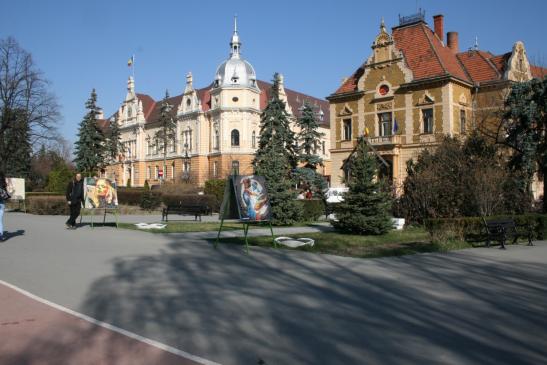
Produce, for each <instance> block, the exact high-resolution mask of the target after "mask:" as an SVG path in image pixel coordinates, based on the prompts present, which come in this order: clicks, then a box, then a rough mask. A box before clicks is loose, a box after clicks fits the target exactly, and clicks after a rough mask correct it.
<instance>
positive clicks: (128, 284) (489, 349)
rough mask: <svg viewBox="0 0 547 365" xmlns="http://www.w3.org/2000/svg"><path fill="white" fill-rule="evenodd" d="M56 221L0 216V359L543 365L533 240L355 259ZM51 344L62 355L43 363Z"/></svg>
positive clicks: (545, 301)
mask: <svg viewBox="0 0 547 365" xmlns="http://www.w3.org/2000/svg"><path fill="white" fill-rule="evenodd" d="M65 219H66V217H56V216H33V215H24V214H20V213H8V214H6V216H5V227H6V229H7V230H8V231H11V232H12V233H14V234H12V235H11V237H10V238H9V239H8V240H7V241H6V242H3V243H0V280H2V281H3V282H5V283H6V284H8V285H9V286H6V285H4V284H0V303H1V305H0V322H1V325H0V338H2V339H5V338H7V337H6V336H13V335H14V334H15V335H16V334H21V333H23V334H24V336H25V341H24V342H14V340H12V341H11V342H3V341H0V363H1V364H7V363H10V364H16V363H18V361H19V363H21V364H35V363H36V364H37V363H56V364H63V363H66V364H69V363H75V361H76V362H77V363H79V364H85V361H84V360H83V359H86V358H87V357H86V356H85V354H86V353H89V352H90V349H97V350H96V351H102V352H101V353H100V354H98V355H97V356H98V357H99V358H100V359H103V360H101V361H107V362H108V361H109V360H108V359H110V360H111V363H124V362H123V361H121V360H120V359H122V357H121V356H122V355H121V354H124V353H134V354H142V356H138V357H137V358H138V359H139V360H138V361H137V360H135V358H133V360H131V361H130V360H127V363H171V362H170V361H175V362H176V359H173V356H175V355H176V356H179V357H180V362H179V363H181V364H185V363H188V364H191V363H194V361H195V363H220V364H227V365H240V364H258V363H259V362H260V360H263V361H264V363H265V364H268V365H274V364H275V365H278V364H328V365H333V364H334V365H335V364H344V365H346V364H481V365H488V364H496V365H499V364H511V365H514V364H545V363H547V346H545V344H546V343H547V309H546V305H547V242H537V243H536V245H535V246H534V247H527V246H524V245H519V246H508V249H507V250H505V251H503V250H499V249H497V248H491V249H486V248H480V249H471V250H463V251H459V252H451V253H448V254H420V255H413V256H405V257H399V258H382V259H366V260H362V259H353V258H345V257H337V256H331V255H319V254H309V253H304V252H297V251H288V250H274V249H268V248H257V247H252V248H251V255H245V254H244V253H243V252H242V248H241V247H240V246H234V245H227V244H223V245H222V244H221V245H220V248H219V249H218V250H215V249H214V248H213V247H212V245H211V242H210V241H207V240H205V238H207V237H209V236H210V235H211V233H198V234H196V233H193V234H171V235H167V234H166V235H162V234H149V233H145V232H138V231H132V230H122V229H119V230H116V229H115V228H113V227H96V228H94V229H91V228H90V227H88V226H85V227H82V228H80V229H78V230H75V231H72V230H66V229H64V227H63V223H64V220H65ZM150 221H153V220H150ZM308 229H310V228H301V230H308ZM281 232H282V231H276V230H275V229H274V233H276V234H277V233H281ZM252 233H254V234H256V232H252ZM287 233H290V231H289V232H287ZM226 234H235V233H234V232H227V233H226ZM284 234H285V233H284ZM213 236H214V234H213ZM13 287H14V288H20V289H19V291H17V290H14V289H13ZM21 290H23V291H26V292H28V293H31V294H32V295H34V296H36V298H42V299H39V300H38V301H36V300H35V299H36V298H35V299H33V298H32V297H29V296H28V295H23V294H21ZM46 301H48V302H51V303H54V304H51V305H50V304H48V303H47V302H46ZM52 305H53V306H52ZM56 306H57V307H56ZM14 308H15V309H14ZM63 308H65V310H64V311H63V310H60V309H63ZM50 311H51V313H50ZM54 311H55V312H57V313H53V312H54ZM67 311H68V313H67ZM70 311H73V312H74V313H73V314H70V313H71V312H70ZM27 313H28V314H27ZM74 314H77V315H78V316H81V317H78V316H74ZM69 317H70V318H72V322H71V320H70V319H67V318H69ZM52 318H53V319H52ZM82 318H84V319H85V318H88V319H93V321H96V322H97V323H98V324H99V325H97V323H95V324H94V323H93V322H90V321H87V322H86V323H85V324H84V323H83V322H82V321H83V319H82ZM56 321H57V322H56ZM100 324H109V325H111V326H115V327H113V328H114V331H111V332H109V333H106V332H105V331H110V330H109V329H108V328H106V327H104V326H101V325H100ZM22 326H25V328H22ZM64 328H66V331H63V330H61V329H64ZM115 329H121V330H123V331H127V334H129V337H127V336H126V337H127V338H122V337H123V333H120V332H119V331H118V332H116V331H115ZM131 336H133V337H131ZM139 336H142V337H139ZM105 339H107V340H105ZM108 339H111V340H108ZM143 339H144V340H143ZM143 341H144V342H143ZM146 341H149V342H150V343H152V345H154V344H155V346H151V347H150V346H149V347H147V343H146ZM7 344H10V345H7ZM158 344H159V345H158ZM93 346H95V347H93ZM162 346H163V348H164V349H165V351H164V353H162V351H161V349H162ZM8 347H9V348H8ZM54 349H62V353H61V354H62V358H63V359H64V360H63V361H64V362H63V361H57V362H51V361H49V362H48V359H50V358H52V357H54V356H59V354H58V353H56V351H54ZM173 349H175V350H177V351H178V352H177V351H173ZM59 351H60V350H59ZM185 354H188V356H186V358H185ZM101 356H102V357H101ZM191 356H194V357H193V358H190V357H191ZM104 359H107V360H104ZM151 359H152V360H151ZM154 359H155V360H154ZM192 359H193V360H192ZM78 360H80V361H78ZM118 360H119V361H118ZM89 361H92V360H89ZM133 361H135V362H133Z"/></svg>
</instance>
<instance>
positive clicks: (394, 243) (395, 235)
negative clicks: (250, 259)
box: [211, 228, 472, 258]
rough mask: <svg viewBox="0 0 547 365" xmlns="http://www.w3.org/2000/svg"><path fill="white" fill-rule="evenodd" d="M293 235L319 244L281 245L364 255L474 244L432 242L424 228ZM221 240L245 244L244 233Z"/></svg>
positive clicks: (258, 240)
mask: <svg viewBox="0 0 547 365" xmlns="http://www.w3.org/2000/svg"><path fill="white" fill-rule="evenodd" d="M274 233H275V228H274ZM290 236H291V237H293V238H299V237H307V238H312V239H314V240H315V245H314V246H313V247H309V246H305V247H301V248H295V249H292V248H288V247H285V246H281V245H278V247H280V248H283V249H288V250H301V251H307V252H316V253H326V254H332V255H338V256H351V257H361V258H365V257H369V258H370V257H384V256H401V255H409V254H415V253H420V252H446V251H449V250H458V249H463V248H469V247H472V246H471V244H469V243H467V242H460V241H455V242H448V243H432V242H431V241H430V236H429V234H428V233H427V232H426V231H425V230H424V229H422V228H407V229H405V230H402V231H391V232H389V233H387V234H385V235H382V236H359V235H349V234H341V233H336V232H321V233H303V234H294V235H290ZM248 240H249V245H252V246H265V247H272V239H271V237H249V238H248ZM211 242H213V241H211ZM220 242H221V244H227V243H228V244H238V245H244V244H245V240H244V239H243V237H230V238H224V239H221V241H220Z"/></svg>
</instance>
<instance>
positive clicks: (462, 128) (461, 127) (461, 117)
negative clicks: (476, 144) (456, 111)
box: [460, 109, 465, 134]
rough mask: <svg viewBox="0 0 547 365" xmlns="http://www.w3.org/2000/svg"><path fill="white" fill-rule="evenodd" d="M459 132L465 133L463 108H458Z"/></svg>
mask: <svg viewBox="0 0 547 365" xmlns="http://www.w3.org/2000/svg"><path fill="white" fill-rule="evenodd" d="M460 133H461V134H464V133H465V110H463V109H462V110H460Z"/></svg>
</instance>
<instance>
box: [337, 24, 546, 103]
mask: <svg viewBox="0 0 547 365" xmlns="http://www.w3.org/2000/svg"><path fill="white" fill-rule="evenodd" d="M392 37H393V41H394V46H395V47H396V48H397V49H399V50H400V51H401V52H402V54H403V56H404V59H405V62H406V65H407V66H408V67H409V68H410V70H411V71H412V75H413V81H420V80H427V79H431V78H435V77H442V76H451V77H454V78H457V79H459V80H462V81H465V82H469V83H473V84H479V83H484V82H487V81H496V80H502V79H503V77H504V74H505V71H506V68H507V62H508V60H509V58H510V57H511V54H512V52H508V53H504V54H502V55H497V56H495V55H493V54H492V53H490V52H487V51H482V50H470V51H465V52H459V53H457V54H456V53H454V52H453V51H452V50H451V49H450V48H449V47H448V46H445V45H444V44H443V42H441V40H440V39H439V37H438V36H437V35H436V34H435V33H434V32H433V30H431V29H430V28H429V27H428V25H427V24H426V23H425V22H424V21H418V22H415V23H412V24H407V25H403V26H399V27H394V28H393V31H392ZM364 69H365V65H364V64H363V65H361V66H360V67H359V68H357V70H356V71H355V72H354V73H353V74H352V75H351V76H350V77H349V78H347V79H346V80H345V81H344V82H343V83H342V85H340V87H339V88H338V89H337V90H336V91H335V92H334V94H333V95H336V94H344V93H348V92H353V91H357V83H358V82H359V79H360V78H361V76H362V75H363V73H364ZM530 69H531V72H532V77H536V78H541V77H544V76H546V75H547V69H546V68H543V67H538V66H534V65H530Z"/></svg>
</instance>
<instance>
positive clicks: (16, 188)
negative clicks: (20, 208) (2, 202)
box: [6, 177, 25, 200]
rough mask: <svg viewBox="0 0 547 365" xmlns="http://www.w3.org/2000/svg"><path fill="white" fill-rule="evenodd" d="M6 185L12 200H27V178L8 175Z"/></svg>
mask: <svg viewBox="0 0 547 365" xmlns="http://www.w3.org/2000/svg"><path fill="white" fill-rule="evenodd" d="M6 185H7V186H6V188H7V189H6V190H7V191H8V194H9V195H11V200H25V179H19V178H15V177H8V178H6Z"/></svg>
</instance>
